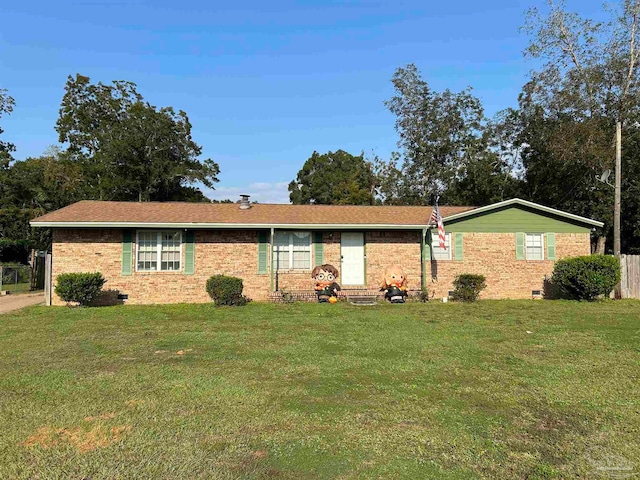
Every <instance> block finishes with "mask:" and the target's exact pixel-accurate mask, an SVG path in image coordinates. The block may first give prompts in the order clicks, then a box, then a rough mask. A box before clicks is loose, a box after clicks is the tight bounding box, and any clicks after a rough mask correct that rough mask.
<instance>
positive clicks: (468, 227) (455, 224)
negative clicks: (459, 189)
mask: <svg viewBox="0 0 640 480" xmlns="http://www.w3.org/2000/svg"><path fill="white" fill-rule="evenodd" d="M444 226H445V229H447V230H452V231H456V232H489V233H516V232H556V233H589V231H590V229H591V227H590V226H589V225H584V224H580V223H579V222H573V221H571V220H569V219H567V218H563V217H556V216H553V215H551V214H545V213H543V212H540V211H533V210H531V209H527V208H525V207H522V206H520V205H518V206H509V207H505V208H502V209H498V210H494V211H491V212H487V213H480V214H478V215H471V216H469V217H465V218H461V219H460V220H452V221H449V222H445V225H444Z"/></svg>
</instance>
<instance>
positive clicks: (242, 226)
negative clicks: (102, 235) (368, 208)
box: [30, 221, 428, 230]
mask: <svg viewBox="0 0 640 480" xmlns="http://www.w3.org/2000/svg"><path fill="white" fill-rule="evenodd" d="M30 225H31V226H32V227H41V228H180V229H182V228H184V229H220V230H222V229H229V230H231V229H233V230H250V229H271V228H276V229H287V230H292V229H304V230H309V229H313V230H331V229H342V230H422V229H425V228H428V225H401V224H379V223H376V224H353V223H343V224H339V223H332V224H317V223H295V224H294V223H279V224H273V223H171V222H161V223H154V222H51V221H43V222H40V221H32V222H30Z"/></svg>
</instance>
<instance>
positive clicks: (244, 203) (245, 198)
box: [240, 195, 251, 210]
mask: <svg viewBox="0 0 640 480" xmlns="http://www.w3.org/2000/svg"><path fill="white" fill-rule="evenodd" d="M249 197H250V195H240V210H248V209H249V208H251V204H250V203H249Z"/></svg>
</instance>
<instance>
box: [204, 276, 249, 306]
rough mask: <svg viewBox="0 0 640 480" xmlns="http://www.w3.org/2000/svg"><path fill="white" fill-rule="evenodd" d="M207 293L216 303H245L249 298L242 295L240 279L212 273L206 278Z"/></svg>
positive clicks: (237, 304)
mask: <svg viewBox="0 0 640 480" xmlns="http://www.w3.org/2000/svg"><path fill="white" fill-rule="evenodd" d="M207 293H208V294H209V296H210V297H211V299H212V300H213V301H214V302H215V304H216V305H236V306H242V305H246V304H247V302H248V301H249V299H248V298H247V297H245V296H244V295H242V279H241V278H237V277H227V276H225V275H214V276H213V277H211V278H210V279H209V280H207Z"/></svg>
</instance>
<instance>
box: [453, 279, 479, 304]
mask: <svg viewBox="0 0 640 480" xmlns="http://www.w3.org/2000/svg"><path fill="white" fill-rule="evenodd" d="M453 286H454V290H453V295H452V298H453V300H456V301H461V302H475V301H476V300H477V299H478V296H479V295H480V292H481V291H482V290H484V289H485V288H487V284H486V283H485V278H484V275H475V274H473V273H463V274H461V275H458V276H457V277H456V278H455V280H454V281H453Z"/></svg>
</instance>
